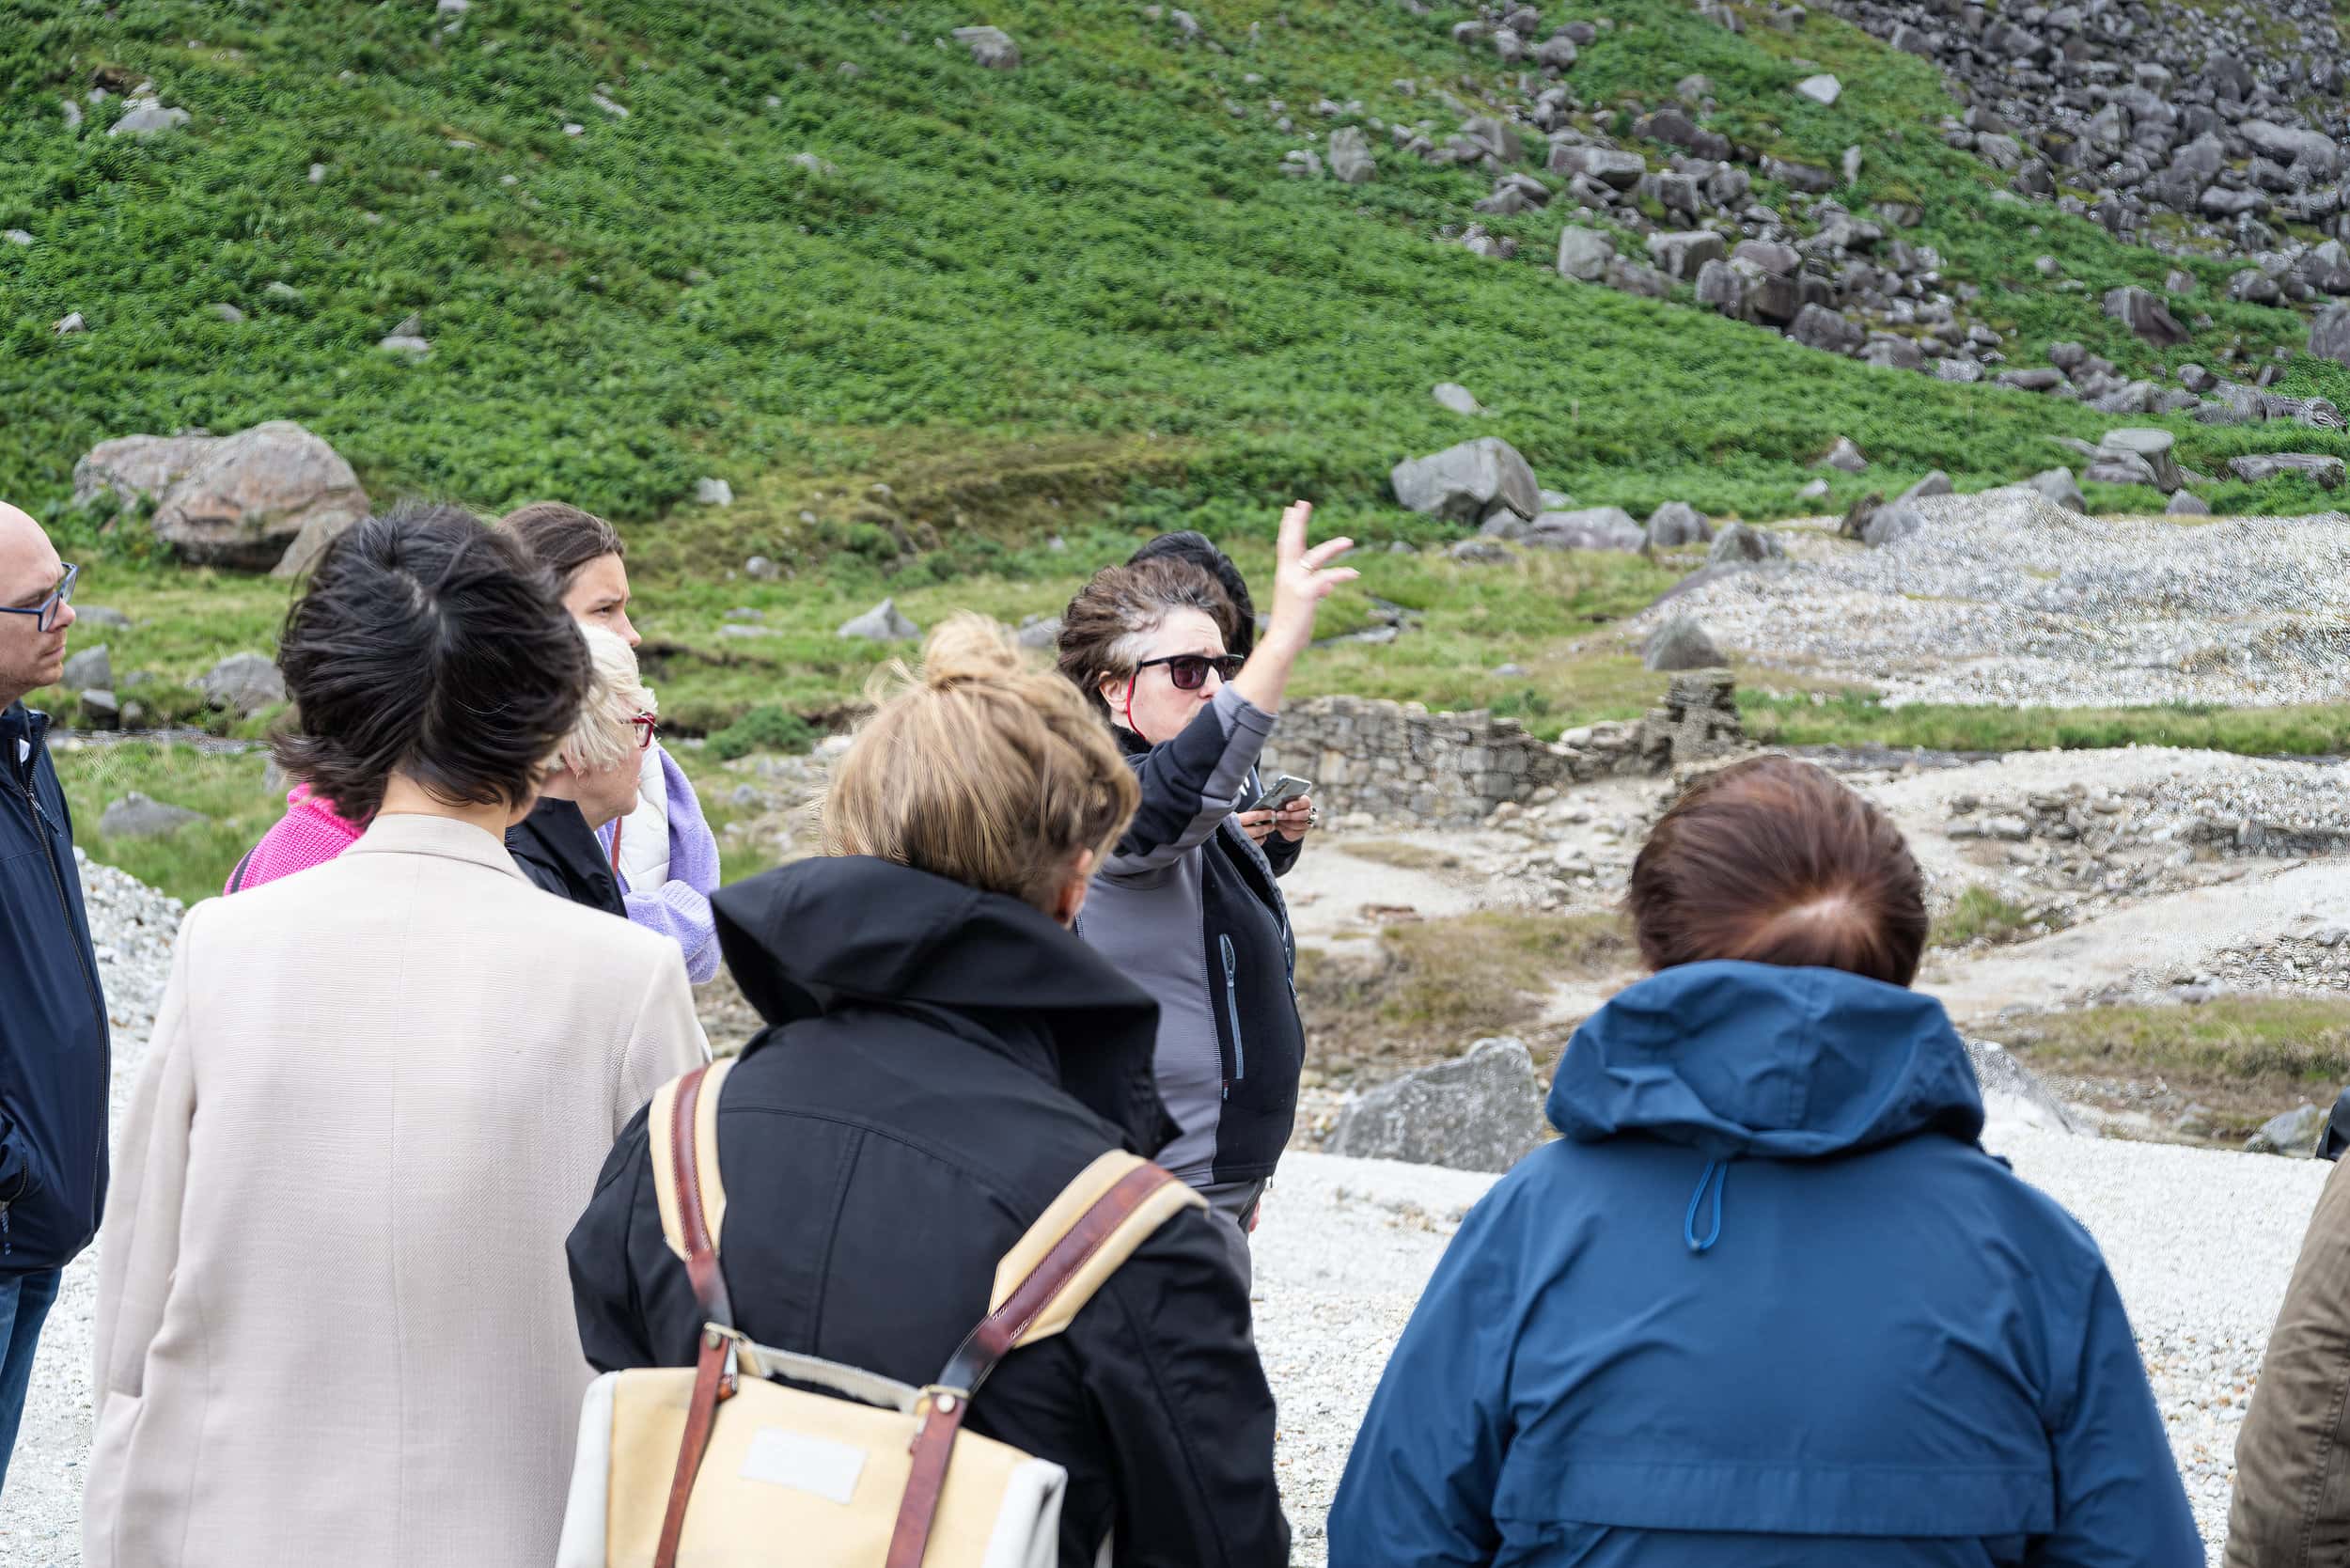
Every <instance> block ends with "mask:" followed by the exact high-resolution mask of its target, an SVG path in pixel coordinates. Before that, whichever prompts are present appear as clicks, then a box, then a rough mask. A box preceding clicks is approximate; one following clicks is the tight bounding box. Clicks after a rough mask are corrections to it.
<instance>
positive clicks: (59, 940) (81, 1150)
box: [0, 702, 111, 1278]
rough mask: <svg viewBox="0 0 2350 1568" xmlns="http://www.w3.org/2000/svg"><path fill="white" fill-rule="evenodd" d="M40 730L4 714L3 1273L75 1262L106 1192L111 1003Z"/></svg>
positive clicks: (32, 719) (0, 976)
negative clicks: (102, 986)
mask: <svg viewBox="0 0 2350 1568" xmlns="http://www.w3.org/2000/svg"><path fill="white" fill-rule="evenodd" d="M48 729H49V718H48V715H47V714H45V713H32V712H30V711H28V710H27V709H26V708H25V707H24V704H23V703H21V702H18V703H12V704H10V705H9V707H8V710H7V711H6V712H4V713H0V1278H8V1277H10V1276H13V1275H19V1274H28V1273H32V1272H34V1271H36V1270H40V1269H53V1268H58V1267H61V1266H63V1265H64V1264H65V1263H67V1262H71V1260H72V1258H73V1255H74V1254H75V1253H77V1252H79V1251H81V1250H82V1248H83V1247H86V1246H88V1245H89V1240H90V1237H91V1236H93V1235H95V1234H96V1233H97V1231H98V1218H99V1215H100V1214H101V1213H102V1211H103V1210H104V1208H105V1203H106V1090H107V1079H108V1072H109V1068H110V1065H111V1051H110V1046H109V1042H108V1037H107V1030H106V1002H105V998H104V996H102V994H101V992H100V990H99V986H98V957H97V954H96V953H94V952H93V951H92V950H91V949H90V939H89V917H88V916H87V915H86V913H85V912H84V910H83V908H82V879H81V877H80V876H79V875H78V874H77V873H76V871H75V870H74V866H73V823H72V820H71V817H70V816H68V814H67V812H66V804H65V792H64V791H63V790H61V789H59V788H58V786H57V775H56V770H55V768H54V767H52V766H51V765H50V761H49V752H48V748H47V746H46V745H45V744H44V743H45V740H46V737H47V734H48Z"/></svg>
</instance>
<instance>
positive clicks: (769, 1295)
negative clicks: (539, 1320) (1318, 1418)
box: [570, 616, 1289, 1568]
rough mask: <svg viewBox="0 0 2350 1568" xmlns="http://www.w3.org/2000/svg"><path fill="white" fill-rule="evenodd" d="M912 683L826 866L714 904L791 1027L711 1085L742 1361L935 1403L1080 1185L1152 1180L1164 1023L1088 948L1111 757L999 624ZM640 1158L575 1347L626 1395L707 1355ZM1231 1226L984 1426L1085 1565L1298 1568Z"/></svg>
mask: <svg viewBox="0 0 2350 1568" xmlns="http://www.w3.org/2000/svg"><path fill="white" fill-rule="evenodd" d="M898 674H899V682H898V688H899V689H898V690H897V691H896V692H895V694H894V695H890V696H888V697H887V698H886V699H885V700H884V701H883V702H882V703H881V705H880V707H879V709H878V710H877V711H876V712H875V713H874V714H873V716H872V717H871V718H870V719H869V720H868V721H867V722H866V723H865V725H864V726H863V727H862V728H861V729H859V731H858V734H857V740H856V745H854V747H853V748H851V750H850V751H849V753H848V755H847V756H846V757H844V758H843V759H842V760H841V761H840V764H839V766H838V770H837V771H836V772H835V774H834V777H833V784H832V788H831V790H830V792H828V793H827V795H826V797H825V800H824V805H823V824H824V826H823V831H824V852H825V853H824V855H823V856H821V857H819V858H816V859H811V860H802V861H800V862H798V863H797V864H794V865H791V866H786V867H784V868H782V869H781V870H774V871H769V872H767V873H765V874H764V875H761V876H756V877H752V878H750V879H749V880H747V881H744V882H738V883H735V884H733V885H731V886H728V887H724V888H722V889H720V890H719V893H718V896H717V899H716V900H715V901H714V902H715V904H716V908H717V914H718V935H719V940H720V941H721V942H722V943H723V944H724V945H725V948H726V958H727V966H728V968H729V970H730V971H732V973H733V975H734V978H735V980H736V981H737V982H738V983H739V984H740V985H741V986H742V988H743V994H744V996H746V997H748V998H749V999H750V1001H751V1003H752V1005H753V1006H755V1007H757V1008H758V1009H759V1011H760V1014H761V1016H763V1017H764V1018H765V1019H766V1020H767V1023H768V1026H769V1027H767V1028H766V1029H765V1030H764V1031H763V1032H762V1033H760V1035H759V1037H758V1038H757V1039H755V1040H753V1041H752V1042H751V1043H750V1045H749V1047H748V1048H747V1049H746V1050H744V1053H743V1056H742V1058H741V1059H740V1061H739V1063H738V1064H737V1065H736V1066H735V1067H734V1069H733V1070H732V1072H731V1074H729V1076H728V1078H727V1079H726V1081H725V1083H724V1084H723V1086H722V1087H721V1089H720V1091H719V1108H718V1113H717V1135H716V1136H717V1153H718V1167H719V1171H720V1174H721V1176H722V1178H723V1181H724V1184H725V1188H726V1190H727V1191H728V1192H729V1194H730V1195H732V1196H731V1201H730V1202H729V1204H728V1205H727V1208H726V1211H725V1230H724V1234H723V1237H722V1239H721V1241H720V1243H719V1247H718V1268H719V1272H720V1274H721V1275H722V1276H723V1278H724V1281H725V1284H726V1287H727V1294H728V1295H729V1297H730V1298H731V1300H732V1302H733V1308H734V1326H735V1327H736V1328H738V1329H740V1330H741V1331H742V1332H743V1333H744V1334H746V1335H748V1336H749V1337H750V1338H751V1339H753V1340H755V1341H759V1342H760V1343H762V1344H767V1345H772V1346H775V1347H776V1348H778V1349H783V1350H789V1351H797V1352H801V1353H804V1354H807V1355H814V1356H823V1357H825V1358H826V1359H829V1360H834V1361H841V1362H846V1363H848V1364H850V1365H852V1366H855V1367H859V1368H863V1369H865V1370H867V1371H869V1372H879V1373H881V1374H883V1375H884V1376H886V1377H893V1378H897V1379H900V1380H901V1381H904V1382H907V1383H910V1384H913V1385H916V1386H919V1385H922V1384H926V1383H929V1382H930V1381H932V1378H933V1377H935V1376H936V1375H937V1374H938V1371H939V1369H940V1368H941V1367H943V1366H946V1365H947V1364H948V1358H949V1357H950V1356H952V1355H953V1353H954V1351H955V1348H956V1345H957V1344H958V1342H959V1341H962V1340H963V1338H964V1334H965V1332H966V1331H967V1330H968V1329H969V1328H970V1327H971V1325H973V1324H975V1323H978V1322H979V1320H980V1319H981V1318H983V1317H984V1316H986V1314H987V1311H988V1309H989V1303H990V1297H991V1293H992V1290H993V1286H994V1283H995V1271H996V1265H997V1262H998V1260H1000V1259H1001V1258H1002V1257H1003V1256H1004V1255H1005V1253H1006V1252H1007V1251H1009V1250H1010V1249H1011V1247H1012V1245H1013V1244H1014V1243H1015V1242H1017V1241H1018V1240H1019V1239H1020V1238H1021V1236H1022V1234H1023V1233H1024V1232H1025V1231H1027V1230H1028V1228H1029V1227H1030V1226H1031V1225H1032V1224H1034V1223H1035V1221H1036V1220H1037V1218H1038V1217H1039V1216H1040V1215H1042V1214H1043V1213H1044V1211H1045V1210H1046V1208H1047V1207H1048V1206H1050V1205H1051V1204H1052V1202H1053V1200H1055V1198H1056V1197H1058V1195H1059V1193H1060V1192H1061V1190H1062V1189H1063V1188H1064V1187H1065V1186H1067V1185H1068V1184H1069V1182H1070V1180H1071V1178H1072V1177H1073V1176H1075V1175H1076V1174H1077V1173H1078V1172H1080V1171H1082V1170H1084V1169H1086V1168H1088V1167H1089V1166H1091V1165H1092V1164H1093V1163H1094V1162H1095V1161H1096V1160H1098V1159H1100V1158H1101V1157H1102V1156H1103V1155H1104V1154H1105V1153H1106V1152H1110V1151H1113V1150H1117V1149H1121V1148H1122V1149H1125V1150H1128V1151H1131V1152H1136V1153H1142V1154H1145V1155H1147V1154H1149V1153H1150V1152H1152V1150H1154V1149H1156V1148H1157V1147H1158V1145H1159V1143H1160V1141H1161V1138H1162V1136H1163V1124H1164V1122H1165V1121H1166V1116H1167V1113H1166V1111H1165V1109H1164V1108H1163V1107H1162V1106H1161V1105H1160V1104H1159V1097H1158V1094H1157V1092H1156V1091H1155V1090H1153V1088H1152V1082H1151V1053H1152V1043H1153V1041H1154V1039H1155V1028H1154V1026H1155V1023H1156V1019H1157V1009H1156V1008H1155V1007H1154V1006H1153V1005H1152V1000H1151V998H1150V996H1147V995H1145V994H1144V993H1143V991H1142V990H1141V989H1140V988H1138V987H1137V986H1136V985H1135V984H1134V983H1133V981H1132V980H1129V979H1127V978H1126V977H1125V976H1123V975H1120V973H1119V972H1118V970H1117V969H1116V968H1115V967H1114V966H1113V965H1112V964H1109V963H1107V962H1106V961H1105V960H1104V959H1103V958H1102V956H1101V955H1100V954H1099V953H1096V952H1094V951H1093V950H1092V949H1089V948H1088V947H1087V946H1086V944H1085V943H1083V942H1080V941H1079V940H1077V938H1076V937H1074V936H1073V935H1072V934H1070V933H1069V930H1068V927H1069V924H1070V922H1071V921H1072V920H1073V919H1074V918H1075V917H1076V914H1077V910H1078V908H1079V906H1080V905H1082V904H1083V903H1084V902H1086V896H1087V888H1088V886H1089V883H1090V881H1091V879H1092V874H1093V868H1094V865H1095V863H1096V862H1097V861H1098V860H1099V859H1100V858H1101V857H1102V856H1103V855H1106V854H1109V853H1110V851H1111V847H1112V846H1113V845H1114V844H1116V843H1117V842H1118V839H1119V837H1120V834H1121V833H1122V832H1123V831H1124V830H1125V827H1126V823H1127V821H1128V819H1130V818H1131V817H1132V816H1133V815H1134V811H1135V804H1136V800H1137V798H1138V797H1139V793H1140V792H1139V791H1138V790H1137V789H1136V785H1135V781H1134V779H1133V777H1132V776H1130V775H1129V774H1128V772H1127V771H1126V768H1125V766H1124V765H1123V763H1122V762H1121V761H1120V758H1119V755H1118V748H1117V747H1116V746H1115V745H1112V744H1111V743H1110V738H1109V736H1108V735H1107V734H1106V733H1105V732H1104V730H1103V729H1102V726H1101V723H1100V721H1099V720H1097V719H1096V718H1095V717H1094V716H1093V714H1092V713H1090V712H1089V710H1088V708H1087V706H1086V704H1085V702H1084V700H1083V699H1082V698H1079V697H1078V695H1077V694H1076V693H1075V692H1074V691H1073V690H1071V689H1070V687H1069V685H1068V684H1067V683H1066V682H1063V681H1062V680H1061V679H1060V678H1059V677H1058V676H1057V675H1052V674H1049V673H1044V672H1040V671H1035V670H1031V669H1029V668H1027V667H1026V665H1025V664H1024V663H1023V662H1022V660H1021V657H1020V652H1019V650H1018V649H1017V648H1016V647H1014V646H1013V645H1012V643H1011V640H1010V639H1009V638H1008V637H1007V636H1006V635H1004V633H1003V632H1002V630H1001V629H1000V628H998V627H996V626H995V625H994V624H993V623H992V622H989V621H985V620H982V619H979V618H978V617H973V616H966V617H961V618H958V619H954V620H951V621H949V622H948V623H947V624H946V625H944V626H942V627H940V628H939V629H938V630H937V631H936V632H934V633H932V635H931V639H930V642H929V644H928V646H927V647H926V648H925V649H924V651H923V662H922V667H921V670H920V671H919V673H909V672H906V671H903V670H901V671H899V672H898ZM650 1151H651V1140H650V1136H649V1133H648V1131H647V1127H646V1118H645V1117H643V1116H641V1115H640V1116H639V1117H637V1119H636V1120H635V1121H634V1122H633V1123H631V1125H630V1126H629V1128H628V1130H627V1131H626V1132H625V1133H623V1134H622V1135H621V1137H620V1141H619V1145H618V1147H616V1148H615V1149H614V1150H613V1152H612V1158H611V1160H610V1161H609V1163H607V1164H606V1166H605V1168H604V1173H603V1180H602V1182H601V1183H600V1184H599V1185H598V1188H597V1191H596V1195H595V1198H594V1200H592V1201H591V1202H590V1203H589V1205H588V1207H587V1214H586V1215H584V1216H583V1217H582V1218H581V1219H580V1222H579V1224H578V1226H577V1228H576V1229H575V1230H573V1231H572V1238H571V1247H570V1251H571V1261H572V1289H573V1293H574V1297H575V1300H576V1303H577V1306H578V1312H579V1334H580V1340H581V1342H582V1344H584V1345H585V1347H586V1349H587V1358H588V1360H589V1361H591V1362H593V1363H594V1364H595V1365H596V1366H597V1367H599V1368H601V1369H603V1370H604V1371H607V1372H608V1371H615V1370H618V1369H620V1368H624V1367H650V1366H667V1367H676V1366H690V1365H692V1364H693V1362H694V1360H695V1356H696V1348H697V1341H698V1340H699V1338H700V1335H701V1331H702V1324H703V1319H704V1313H703V1311H702V1309H701V1307H700V1305H699V1303H698V1302H697V1299H696V1295H695V1291H694V1287H693V1283H692V1280H691V1278H689V1276H688V1274H687V1270H686V1267H685V1265H684V1263H683V1262H681V1261H680V1260H679V1258H678V1256H677V1254H675V1253H673V1252H672V1251H670V1249H669V1247H668V1244H667V1243H666V1241H665V1240H664V1238H663V1231H662V1224H661V1212H660V1200H659V1194H658V1192H657V1184H656V1183H654V1182H653V1181H651V1180H650V1179H649V1178H648V1170H649V1168H650V1160H651V1157H652V1156H651V1152H650ZM1228 1229H1229V1227H1227V1226H1225V1225H1223V1224H1221V1223H1219V1222H1218V1221H1216V1220H1214V1219H1213V1218H1212V1217H1210V1216H1209V1215H1207V1213H1206V1212H1205V1211H1204V1210H1202V1209H1199V1208H1185V1209H1183V1211H1182V1212H1180V1213H1178V1214H1177V1215H1175V1216H1174V1217H1173V1218H1172V1219H1170V1220H1168V1221H1167V1224H1166V1225H1165V1226H1164V1227H1163V1228H1162V1229H1161V1230H1159V1231H1157V1232H1156V1233H1155V1234H1154V1235H1153V1236H1152V1238H1151V1239H1150V1240H1149V1241H1147V1242H1145V1243H1144V1244H1143V1245H1142V1247H1141V1248H1140V1249H1139V1250H1138V1251H1136V1253H1135V1254H1134V1255H1133V1257H1132V1258H1131V1259H1129V1260H1128V1261H1127V1262H1126V1263H1125V1264H1124V1265H1123V1266H1121V1267H1120V1268H1119V1269H1117V1270H1116V1271H1115V1272H1114V1273H1112V1274H1111V1275H1110V1276H1109V1278H1108V1280H1107V1282H1106V1284H1105V1286H1104V1287H1103V1289H1102V1291H1101V1293H1100V1294H1098V1295H1096V1296H1094V1297H1093V1299H1092V1300H1091V1301H1090V1302H1089V1303H1088V1304H1087V1305H1086V1306H1085V1307H1084V1308H1082V1309H1079V1310H1078V1312H1077V1313H1076V1315H1075V1317H1074V1318H1073V1320H1072V1321H1071V1323H1070V1325H1069V1327H1068V1329H1067V1331H1066V1332H1065V1333H1063V1334H1061V1335H1059V1336H1058V1337H1057V1338H1053V1339H1049V1340H1045V1341H1042V1342H1039V1343H1036V1344H1033V1345H1030V1346H1028V1347H1027V1348H1026V1349H1023V1350H1017V1351H1014V1352H1012V1353H1011V1356H1008V1357H1007V1358H1006V1359H1005V1360H1004V1362H1003V1363H1002V1365H1001V1366H1000V1367H999V1368H998V1369H997V1370H996V1371H995V1372H994V1373H993V1374H992V1375H991V1376H990V1377H989V1378H988V1380H987V1386H986V1388H985V1389H984V1391H982V1392H980V1393H979V1394H978V1396H977V1397H976V1398H974V1399H973V1400H972V1401H971V1403H970V1406H969V1410H970V1416H969V1420H968V1425H969V1427H970V1429H971V1430H974V1431H978V1432H979V1433H982V1434H984V1435H988V1436H992V1437H995V1438H998V1439H1001V1440H1002V1441H1004V1442H1008V1443H1011V1444H1012V1445H1013V1446H1014V1447H1017V1448H1020V1449H1022V1450H1026V1452H1028V1453H1031V1454H1033V1455H1035V1456H1037V1457H1038V1458H1041V1459H1049V1460H1051V1461H1053V1462H1054V1463H1056V1464H1058V1465H1060V1466H1063V1467H1064V1468H1065V1469H1066V1470H1067V1471H1068V1472H1069V1489H1068V1493H1067V1496H1066V1497H1065V1499H1064V1501H1063V1504H1062V1509H1061V1519H1060V1528H1061V1549H1060V1553H1059V1556H1058V1560H1059V1562H1060V1563H1061V1564H1062V1565H1063V1568H1093V1565H1094V1564H1095V1563H1096V1562H1097V1561H1100V1562H1105V1563H1111V1564H1135V1565H1143V1564H1149V1565H1153V1568H1156V1565H1161V1564H1166V1565H1173V1564H1183V1565H1184V1568H1273V1565H1274V1564H1277V1563H1283V1562H1286V1561H1288V1560H1289V1529H1288V1526H1287V1525H1286V1524H1285V1523H1284V1522H1283V1520H1282V1517H1281V1509H1280V1496H1279V1491H1278V1488H1277V1486H1276V1484H1275V1482H1274V1475H1273V1416H1274V1412H1273V1396H1272V1393H1271V1391H1270V1390H1269V1389H1268V1388H1266V1386H1265V1377H1264V1371H1263V1369H1262V1367H1261V1366H1260V1365H1259V1363H1258V1360H1257V1353H1256V1348H1255V1346H1254V1344H1253V1342H1252V1341H1251V1340H1250V1337H1249V1320H1248V1298H1247V1296H1246V1294H1245V1293H1244V1292H1243V1291H1242V1289H1241V1286H1240V1281H1239V1280H1238V1279H1237V1278H1234V1276H1233V1274H1232V1270H1231V1266H1230V1262H1229V1260H1228V1256H1227V1252H1226V1247H1227V1243H1226V1242H1225V1240H1224V1237H1223V1235H1222V1234H1220V1233H1219V1232H1221V1231H1226V1230H1228ZM1105 1540H1107V1541H1110V1542H1111V1543H1113V1544H1112V1545H1111V1546H1110V1549H1109V1551H1108V1553H1107V1554H1106V1555H1104V1554H1103V1550H1102V1549H1103V1544H1104V1542H1105ZM777 1560H779V1561H781V1560H790V1553H789V1551H788V1550H786V1549H784V1548H783V1547H781V1546H778V1549H777Z"/></svg>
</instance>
